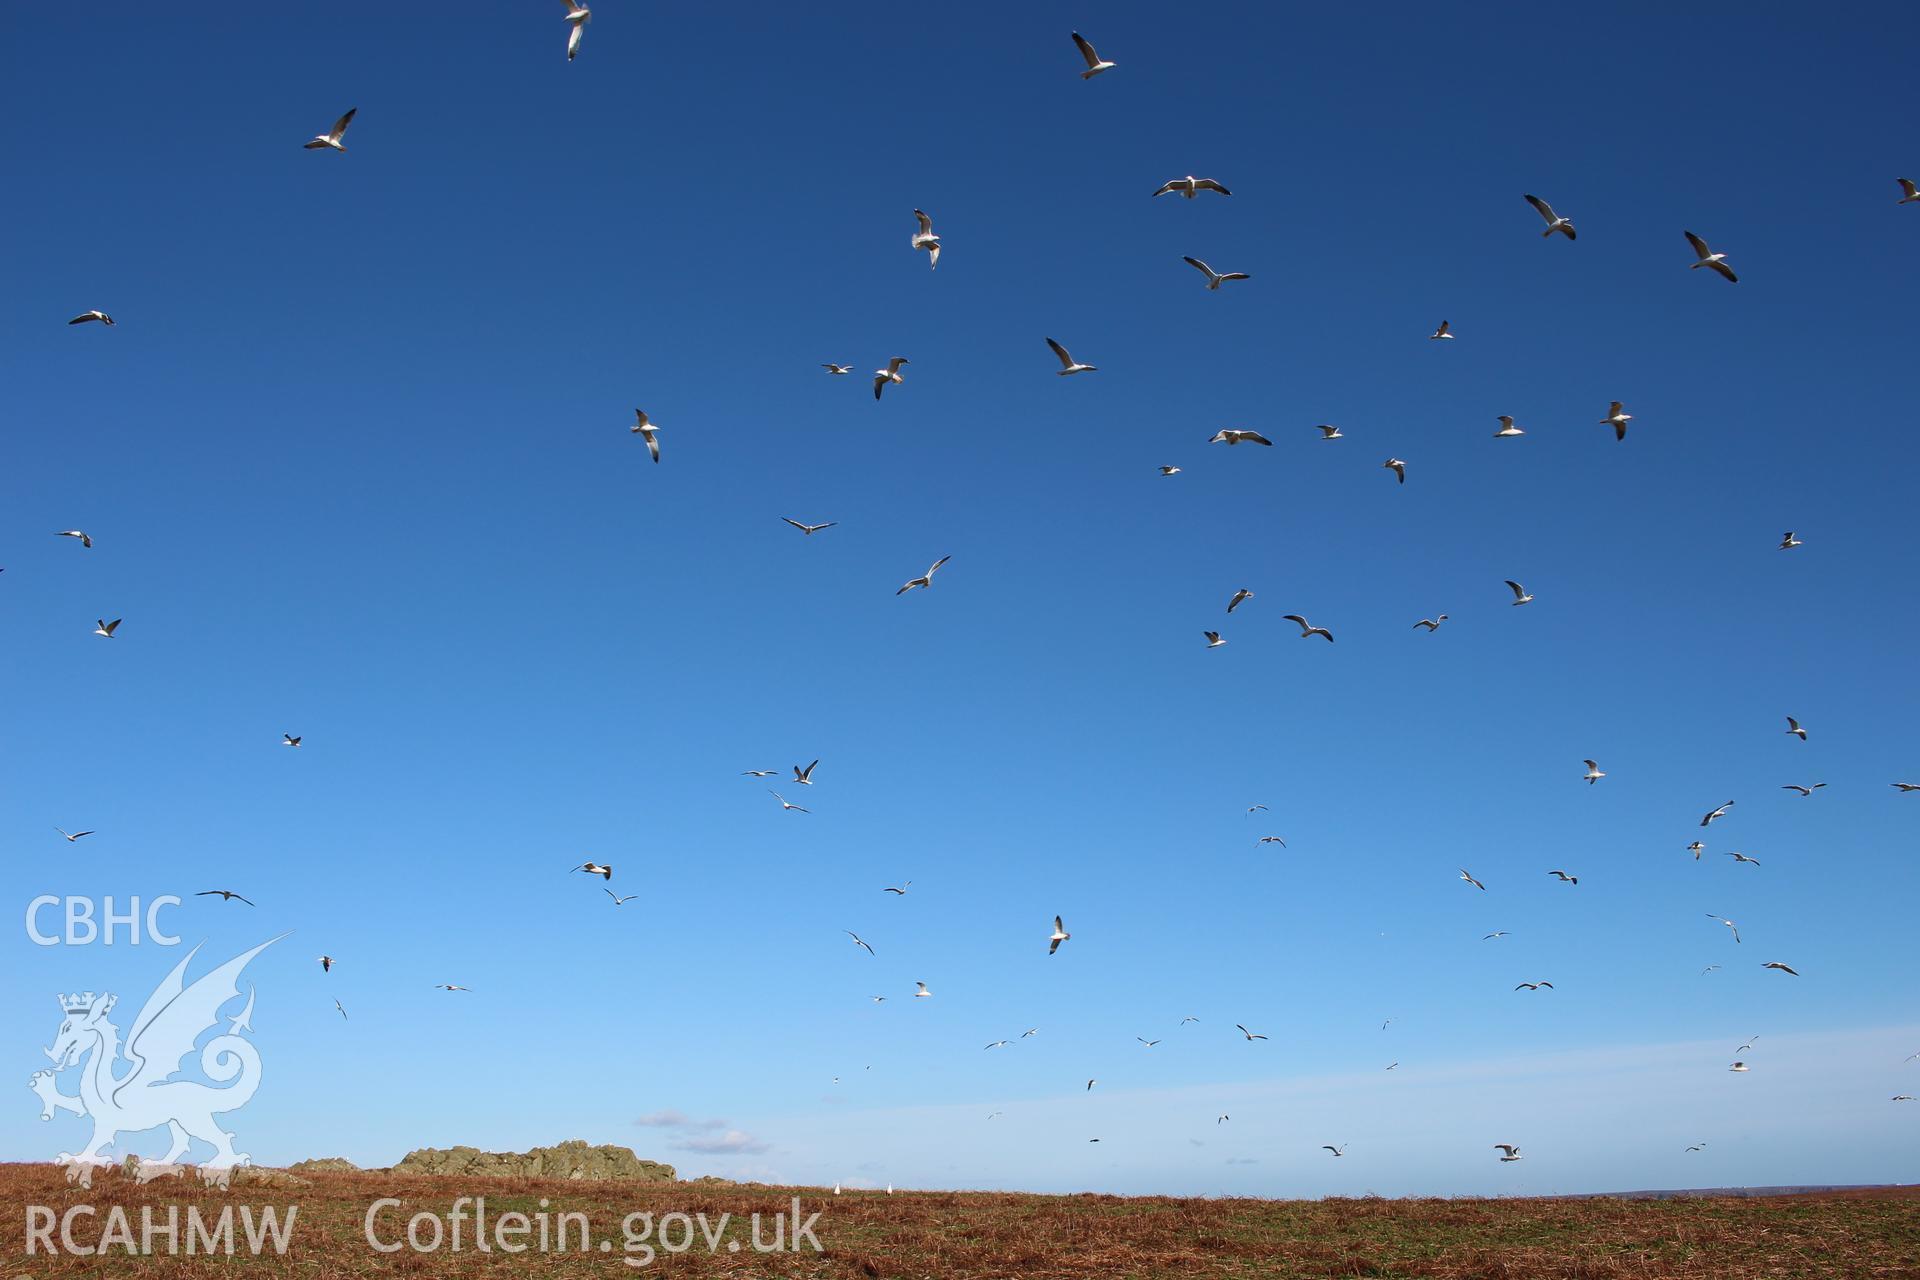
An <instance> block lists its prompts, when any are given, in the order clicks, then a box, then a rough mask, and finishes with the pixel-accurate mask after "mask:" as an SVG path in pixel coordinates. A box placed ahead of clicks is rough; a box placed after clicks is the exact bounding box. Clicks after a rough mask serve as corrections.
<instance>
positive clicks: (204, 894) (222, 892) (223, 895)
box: [193, 889, 253, 906]
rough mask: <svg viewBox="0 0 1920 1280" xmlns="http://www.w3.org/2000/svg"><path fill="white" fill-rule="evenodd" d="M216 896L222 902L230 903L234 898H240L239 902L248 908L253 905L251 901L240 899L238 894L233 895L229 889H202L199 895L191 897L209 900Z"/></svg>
mask: <svg viewBox="0 0 1920 1280" xmlns="http://www.w3.org/2000/svg"><path fill="white" fill-rule="evenodd" d="M216 895H218V896H219V898H220V901H222V902H232V901H233V900H234V899H235V898H240V901H242V902H244V903H246V904H247V905H248V906H252V905H253V900H252V899H250V898H242V897H240V895H239V894H237V893H235V892H234V891H233V890H231V889H202V890H201V891H200V892H199V893H196V894H194V895H193V896H194V897H196V898H211V897H214V896H216Z"/></svg>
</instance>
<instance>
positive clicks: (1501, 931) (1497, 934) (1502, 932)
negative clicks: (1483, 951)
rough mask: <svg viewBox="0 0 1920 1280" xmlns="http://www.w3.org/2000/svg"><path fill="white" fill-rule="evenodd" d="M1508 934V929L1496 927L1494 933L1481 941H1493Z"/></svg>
mask: <svg viewBox="0 0 1920 1280" xmlns="http://www.w3.org/2000/svg"><path fill="white" fill-rule="evenodd" d="M1476 883H1477V882H1476ZM1482 887H1483V888H1484V887H1485V886H1482ZM1506 936H1507V931H1506V930H1505V929H1495V930H1494V931H1493V932H1492V933H1489V934H1487V935H1486V936H1485V937H1483V938H1481V939H1480V941H1482V942H1491V941H1492V940H1493V939H1495V938H1504V937H1506Z"/></svg>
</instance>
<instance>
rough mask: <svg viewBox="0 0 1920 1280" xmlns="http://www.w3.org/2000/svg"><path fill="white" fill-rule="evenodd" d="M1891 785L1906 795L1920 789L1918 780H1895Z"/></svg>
mask: <svg viewBox="0 0 1920 1280" xmlns="http://www.w3.org/2000/svg"><path fill="white" fill-rule="evenodd" d="M1893 787H1894V789H1895V790H1896V791H1898V792H1900V794H1901V795H1908V794H1911V793H1912V792H1915V791H1920V782H1896V783H1894V784H1893Z"/></svg>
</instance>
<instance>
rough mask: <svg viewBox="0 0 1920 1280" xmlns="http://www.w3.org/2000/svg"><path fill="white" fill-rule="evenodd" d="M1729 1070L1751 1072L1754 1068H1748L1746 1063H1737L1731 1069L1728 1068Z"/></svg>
mask: <svg viewBox="0 0 1920 1280" xmlns="http://www.w3.org/2000/svg"><path fill="white" fill-rule="evenodd" d="M1727 1070H1729V1071H1751V1070H1752V1068H1751V1067H1749V1066H1748V1065H1747V1064H1746V1063H1744V1062H1736V1063H1734V1064H1733V1065H1732V1066H1730V1067H1728V1068H1727Z"/></svg>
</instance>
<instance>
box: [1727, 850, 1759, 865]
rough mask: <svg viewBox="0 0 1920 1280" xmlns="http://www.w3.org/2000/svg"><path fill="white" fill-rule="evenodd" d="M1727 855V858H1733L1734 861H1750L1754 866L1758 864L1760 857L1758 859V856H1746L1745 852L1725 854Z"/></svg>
mask: <svg viewBox="0 0 1920 1280" xmlns="http://www.w3.org/2000/svg"><path fill="white" fill-rule="evenodd" d="M1727 856H1728V857H1729V858H1732V859H1733V860H1734V861H1735V862H1750V863H1752V864H1753V865H1754V866H1756V867H1757V866H1759V865H1760V859H1758V858H1749V857H1748V856H1747V855H1746V854H1744V853H1729V854H1727Z"/></svg>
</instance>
